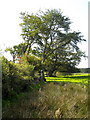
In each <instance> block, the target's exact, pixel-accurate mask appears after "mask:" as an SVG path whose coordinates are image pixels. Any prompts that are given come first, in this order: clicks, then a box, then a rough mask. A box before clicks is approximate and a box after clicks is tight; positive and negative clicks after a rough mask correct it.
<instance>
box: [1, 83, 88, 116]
mask: <svg viewBox="0 0 90 120" xmlns="http://www.w3.org/2000/svg"><path fill="white" fill-rule="evenodd" d="M58 108H60V109H61V111H62V118H87V117H88V90H87V87H86V88H84V87H83V85H82V84H76V83H68V82H48V83H46V84H44V85H42V86H41V88H40V89H34V90H33V91H32V92H30V93H26V94H25V95H23V96H21V97H20V99H18V101H17V103H12V104H11V105H10V106H6V107H4V108H3V118H5V117H6V118H7V117H8V118H55V111H56V110H57V109H58Z"/></svg>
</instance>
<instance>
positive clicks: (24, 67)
mask: <svg viewBox="0 0 90 120" xmlns="http://www.w3.org/2000/svg"><path fill="white" fill-rule="evenodd" d="M33 70H34V66H33V65H30V64H15V63H13V62H9V61H8V60H7V59H6V58H4V57H2V84H3V88H2V92H3V95H2V96H3V99H6V98H7V99H8V98H9V99H11V98H12V97H14V96H17V94H19V93H20V92H25V91H27V90H28V89H29V87H30V84H31V83H30V82H31V81H32V80H33V77H32V76H31V72H32V71H33Z"/></svg>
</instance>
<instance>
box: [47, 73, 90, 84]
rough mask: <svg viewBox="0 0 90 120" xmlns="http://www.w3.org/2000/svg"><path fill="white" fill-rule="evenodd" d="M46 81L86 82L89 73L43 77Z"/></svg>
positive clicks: (89, 75) (89, 77) (89, 76)
mask: <svg viewBox="0 0 90 120" xmlns="http://www.w3.org/2000/svg"><path fill="white" fill-rule="evenodd" d="M45 78H46V81H47V82H48V81H56V82H74V83H82V84H85V85H86V84H88V83H89V79H90V74H76V75H66V76H60V77H45Z"/></svg>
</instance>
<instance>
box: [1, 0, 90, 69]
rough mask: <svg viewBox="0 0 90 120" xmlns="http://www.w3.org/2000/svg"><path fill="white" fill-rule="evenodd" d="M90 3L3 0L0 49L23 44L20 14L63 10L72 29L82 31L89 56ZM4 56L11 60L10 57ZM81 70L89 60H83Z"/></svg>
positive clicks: (57, 0) (80, 65)
mask: <svg viewBox="0 0 90 120" xmlns="http://www.w3.org/2000/svg"><path fill="white" fill-rule="evenodd" d="M88 2H89V0H2V1H1V2H0V29H1V31H0V49H5V48H6V47H11V46H13V45H16V44H19V43H21V42H22V37H21V36H20V34H21V28H20V26H19V24H20V23H21V20H20V18H19V17H20V12H25V11H26V12H30V13H33V12H34V13H35V12H38V11H39V9H40V10H45V9H53V8H56V9H61V11H62V12H63V15H65V16H68V17H69V18H70V20H71V22H72V26H71V29H72V30H73V31H80V32H81V33H82V35H84V38H85V39H86V40H87V42H83V43H82V44H81V45H80V48H81V50H82V51H85V52H86V55H88ZM4 55H5V56H6V57H7V58H8V59H11V57H10V55H9V54H7V53H4ZM78 67H80V68H83V67H85V68H86V67H88V60H85V59H82V61H81V63H80V64H79V66H78Z"/></svg>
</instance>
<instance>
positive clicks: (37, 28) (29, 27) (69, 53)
mask: <svg viewBox="0 0 90 120" xmlns="http://www.w3.org/2000/svg"><path fill="white" fill-rule="evenodd" d="M21 16H22V17H21V18H22V21H23V22H22V23H21V24H20V26H21V27H22V34H21V35H22V37H23V39H24V41H25V43H27V45H28V50H27V52H28V54H29V52H30V49H31V48H33V46H34V48H33V50H34V53H35V54H36V55H38V56H40V57H42V63H43V64H47V63H46V62H48V63H50V64H53V65H54V66H55V67H54V69H55V68H56V69H57V68H60V67H59V66H60V65H64V64H68V65H70V66H73V67H74V66H75V65H78V64H79V62H80V60H81V57H82V56H84V53H83V52H82V51H80V48H79V47H78V45H77V44H78V43H79V42H82V41H85V39H83V36H82V35H81V32H76V31H73V32H72V30H71V29H70V24H71V21H70V19H69V18H68V17H66V16H63V15H62V13H61V11H60V10H56V9H53V10H47V11H45V12H43V11H40V12H39V13H37V14H35V15H34V14H29V13H21ZM35 51H36V52H35ZM49 66H52V65H49ZM50 69H52V67H50ZM54 69H53V70H52V71H54Z"/></svg>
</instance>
